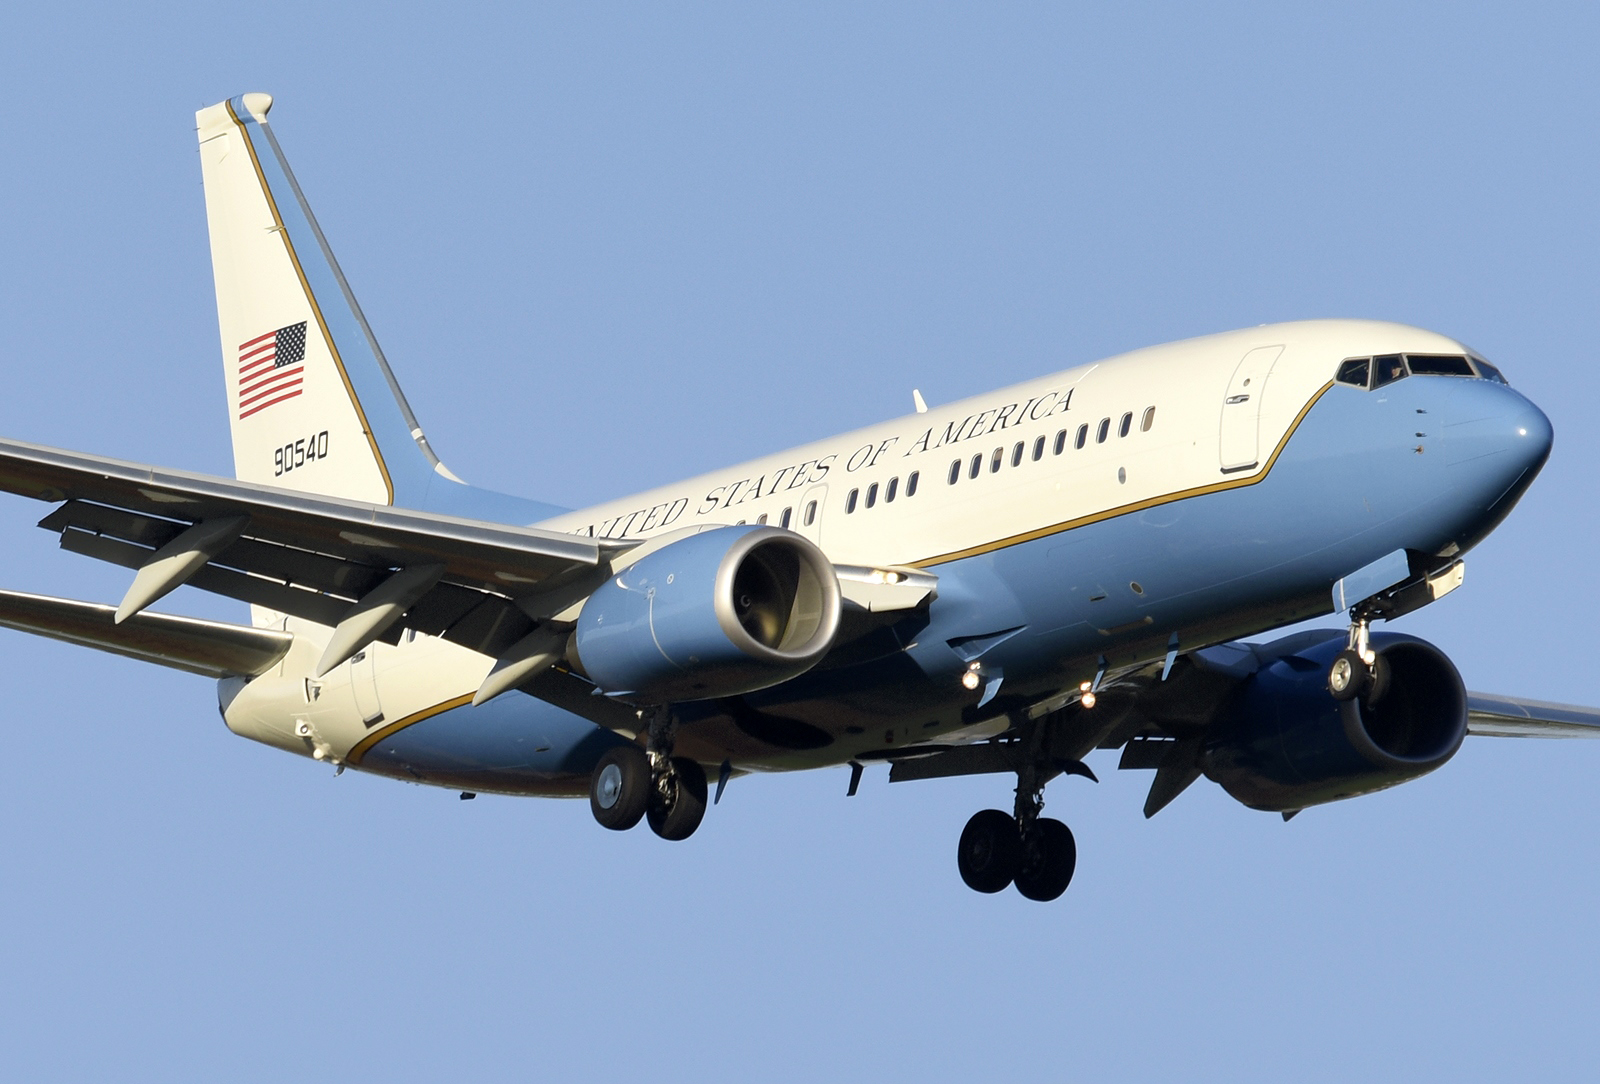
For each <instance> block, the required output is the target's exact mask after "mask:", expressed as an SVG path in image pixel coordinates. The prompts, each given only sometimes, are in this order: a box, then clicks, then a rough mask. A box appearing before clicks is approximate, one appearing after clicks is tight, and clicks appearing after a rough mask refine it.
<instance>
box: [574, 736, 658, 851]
mask: <svg viewBox="0 0 1600 1084" xmlns="http://www.w3.org/2000/svg"><path fill="white" fill-rule="evenodd" d="M651 789H652V788H651V786H650V758H649V757H648V756H646V755H645V751H644V750H643V749H640V748H639V747H638V746H637V745H619V746H617V747H616V748H615V749H612V750H609V751H608V752H607V753H606V754H605V756H603V757H601V758H600V763H598V764H596V765H595V766H594V773H593V774H592V775H590V776H589V809H590V811H591V812H593V813H594V819H595V820H597V821H599V822H600V824H601V826H602V827H604V828H609V829H611V830H612V831H613V832H626V831H627V830H628V829H629V828H632V827H633V826H634V825H636V824H638V823H639V818H640V817H643V816H644V813H645V807H646V806H648V805H649V804H650V791H651Z"/></svg>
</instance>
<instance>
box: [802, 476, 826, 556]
mask: <svg viewBox="0 0 1600 1084" xmlns="http://www.w3.org/2000/svg"><path fill="white" fill-rule="evenodd" d="M827 503H828V487H827V486H826V485H820V486H812V487H811V488H810V489H808V490H806V495H805V496H804V497H801V498H800V507H799V508H798V509H796V510H795V523H794V529H795V530H796V531H798V532H799V533H800V534H803V535H805V536H806V537H807V538H809V539H810V540H811V541H813V542H815V543H816V544H817V545H819V546H820V545H822V509H823V506H824V505H826V504H827Z"/></svg>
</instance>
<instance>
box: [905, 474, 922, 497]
mask: <svg viewBox="0 0 1600 1084" xmlns="http://www.w3.org/2000/svg"><path fill="white" fill-rule="evenodd" d="M921 477H922V472H921V471H919V470H914V471H912V472H911V474H910V476H909V477H908V478H906V496H907V497H915V496H916V495H917V479H918V478H921Z"/></svg>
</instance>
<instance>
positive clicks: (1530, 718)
mask: <svg viewBox="0 0 1600 1084" xmlns="http://www.w3.org/2000/svg"><path fill="white" fill-rule="evenodd" d="M1467 733H1469V734H1481V735H1484V736H1487V737H1496V738H1600V708H1586V707H1581V706H1579V705H1576V704H1552V703H1550V702H1549V701H1546V700H1525V699H1522V698H1520V697H1514V696H1497V695H1495V694H1493V693H1468V694H1467Z"/></svg>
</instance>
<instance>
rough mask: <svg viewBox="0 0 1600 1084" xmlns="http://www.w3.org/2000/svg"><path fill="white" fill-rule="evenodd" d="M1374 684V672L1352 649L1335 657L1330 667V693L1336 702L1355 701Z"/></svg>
mask: <svg viewBox="0 0 1600 1084" xmlns="http://www.w3.org/2000/svg"><path fill="white" fill-rule="evenodd" d="M1371 684H1372V671H1371V670H1368V669H1367V664H1366V661H1365V660H1364V659H1362V657H1361V656H1360V655H1358V654H1356V653H1355V652H1354V651H1352V650H1351V649H1350V648H1345V649H1344V650H1343V651H1341V652H1339V653H1338V654H1337V655H1335V656H1334V657H1333V664H1332V665H1331V666H1329V667H1328V691H1329V692H1330V693H1332V694H1333V698H1334V699H1335V700H1354V699H1355V698H1356V697H1358V696H1360V695H1361V694H1362V693H1364V692H1366V691H1367V689H1368V688H1369V687H1370V686H1371Z"/></svg>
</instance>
